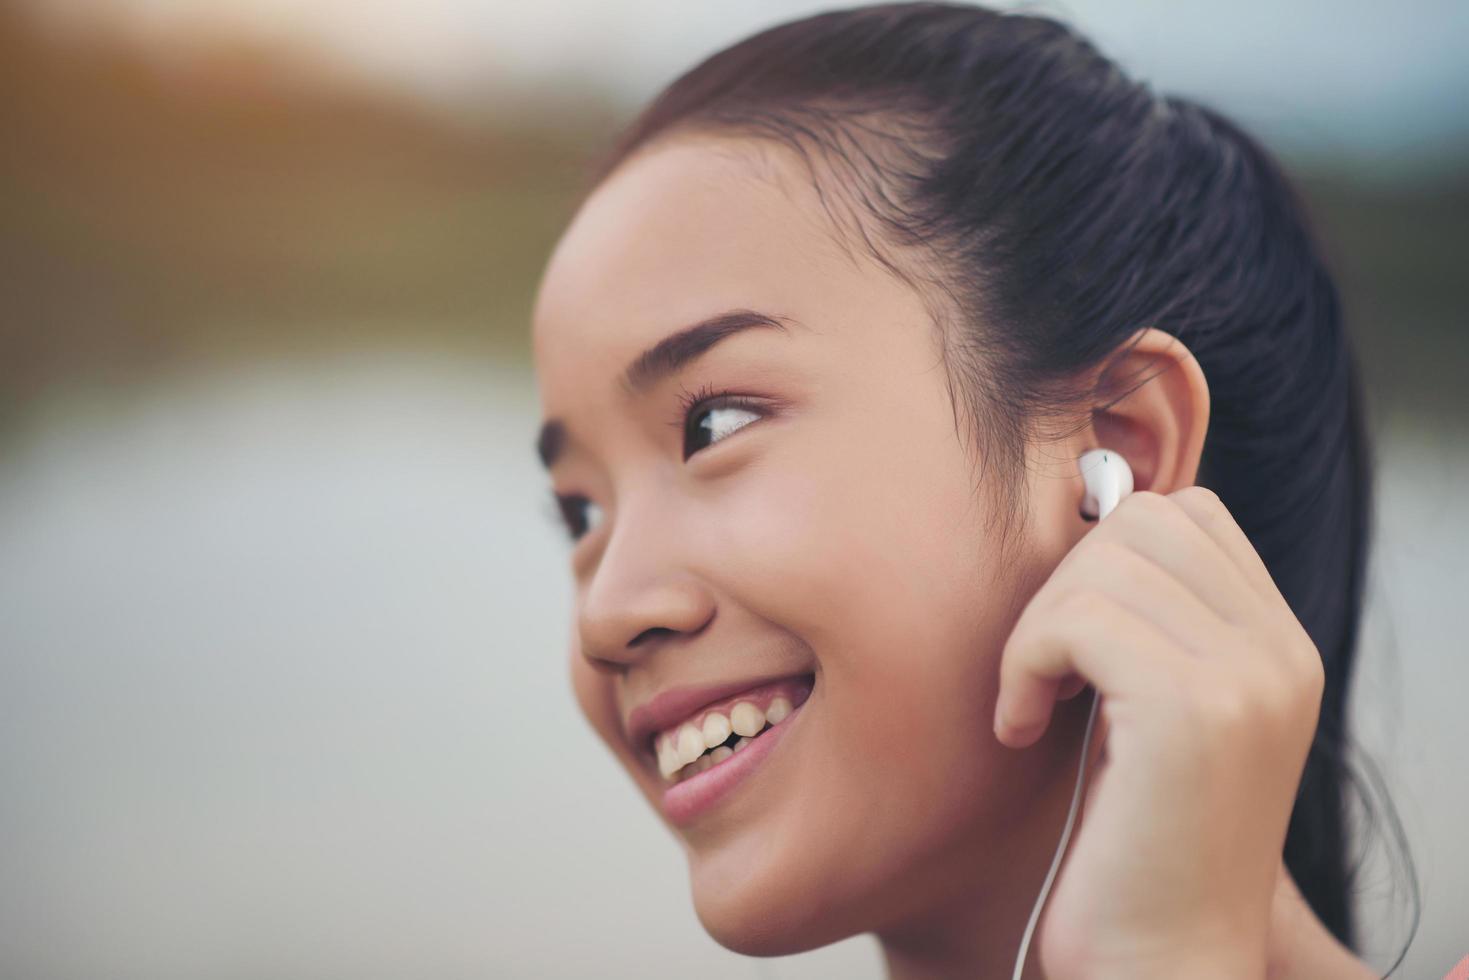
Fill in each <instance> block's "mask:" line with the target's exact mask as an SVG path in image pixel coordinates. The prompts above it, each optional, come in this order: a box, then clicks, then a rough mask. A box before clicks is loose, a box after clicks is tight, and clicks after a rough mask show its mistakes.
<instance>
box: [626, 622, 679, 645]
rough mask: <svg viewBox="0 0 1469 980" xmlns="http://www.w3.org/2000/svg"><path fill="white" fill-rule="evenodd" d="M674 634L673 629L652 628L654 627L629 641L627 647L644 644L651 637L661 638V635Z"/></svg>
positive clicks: (665, 627)
mask: <svg viewBox="0 0 1469 980" xmlns="http://www.w3.org/2000/svg"><path fill="white" fill-rule="evenodd" d="M673 632H674V631H673V630H671V629H669V628H668V627H667V626H652V627H649V628H648V629H645V630H643V631H642V632H641V633H639V634H638V635H637V636H635V637H633V638H632V639H631V640H629V641H628V643H627V645H628V646H629V647H635V646H637V645H638V644H639V643H642V642H643V640H644V639H646V638H647V637H650V636H659V635H663V634H672V633H673Z"/></svg>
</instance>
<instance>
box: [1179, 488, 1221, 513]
mask: <svg viewBox="0 0 1469 980" xmlns="http://www.w3.org/2000/svg"><path fill="white" fill-rule="evenodd" d="M1173 497H1174V498H1175V499H1176V500H1178V501H1179V502H1181V503H1182V502H1187V503H1189V504H1194V505H1197V506H1198V507H1199V508H1200V509H1201V510H1205V511H1220V510H1223V509H1224V501H1223V500H1220V499H1219V494H1217V493H1215V492H1214V491H1213V490H1210V489H1209V488H1208V487H1201V486H1198V485H1197V484H1196V485H1194V486H1191V487H1184V488H1183V489H1182V490H1177V491H1175V492H1174V494H1173Z"/></svg>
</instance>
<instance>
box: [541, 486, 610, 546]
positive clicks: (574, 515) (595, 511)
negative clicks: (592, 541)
mask: <svg viewBox="0 0 1469 980" xmlns="http://www.w3.org/2000/svg"><path fill="white" fill-rule="evenodd" d="M551 497H552V504H553V505H554V506H555V508H556V511H557V516H556V517H554V518H553V520H558V519H559V522H560V523H561V524H563V525H565V527H566V533H567V534H569V535H570V536H571V540H572V541H576V540H577V539H579V538H580V537H581V536H582V535H584V534H586V533H587V532H588V531H593V530H596V529H597V528H598V527H600V526H601V524H602V508H601V506H600V505H599V504H597V502H596V501H594V500H591V499H590V498H587V497H583V496H581V495H580V494H568V495H565V496H563V495H561V494H559V493H556V492H555V491H554V490H553V491H552V492H551Z"/></svg>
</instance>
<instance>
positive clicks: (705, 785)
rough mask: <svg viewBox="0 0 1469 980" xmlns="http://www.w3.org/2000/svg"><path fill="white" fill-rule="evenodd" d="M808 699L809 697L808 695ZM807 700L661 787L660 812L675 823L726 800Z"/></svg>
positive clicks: (772, 747) (682, 823) (686, 821)
mask: <svg viewBox="0 0 1469 980" xmlns="http://www.w3.org/2000/svg"><path fill="white" fill-rule="evenodd" d="M808 700H809V699H808ZM805 707H806V703H805V702H802V704H801V706H800V707H799V708H797V709H796V710H794V711H792V712H791V713H790V714H789V715H787V716H786V718H785V720H784V721H782V722H781V723H780V724H779V725H772V726H771V727H770V728H768V729H766V730H765V732H764V734H762V735H759V736H757V737H756V738H754V739H752V740H751V741H750V744H749V745H746V746H745V747H744V748H743V749H740V751H738V752H736V753H735V754H734V755H732V756H730V757H729V758H728V759H725V760H724V761H723V762H721V763H719V764H718V765H715V766H710V767H709V768H708V769H705V770H704V771H703V772H701V773H698V774H696V775H693V776H690V777H688V778H687V779H684V780H682V781H680V782H677V783H674V784H673V785H672V786H670V787H668V788H667V789H665V790H664V791H663V813H664V814H665V815H666V816H667V817H668V819H669V820H670V821H672V822H673V823H675V824H677V825H678V826H680V827H682V826H686V825H688V824H690V823H693V822H694V821H695V820H697V819H698V818H699V817H701V816H703V815H704V814H705V813H708V812H709V811H710V810H712V809H713V808H714V807H716V806H718V805H719V803H720V802H722V801H723V800H725V799H726V798H727V797H728V796H729V794H730V793H731V792H733V791H734V788H735V787H736V786H737V785H739V784H740V783H741V782H743V781H744V780H745V778H746V777H748V776H749V775H750V773H752V772H754V771H755V768H756V767H757V766H759V765H760V763H761V762H763V761H765V757H766V756H768V755H769V754H770V753H771V752H773V751H775V746H776V743H778V742H779V741H780V740H781V739H782V738H783V737H784V736H785V733H786V730H787V729H788V728H790V727H791V725H792V724H794V723H795V720H796V718H797V717H798V716H799V715H800V714H801V712H802V711H803V710H804V709H805Z"/></svg>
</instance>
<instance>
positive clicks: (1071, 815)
mask: <svg viewBox="0 0 1469 980" xmlns="http://www.w3.org/2000/svg"><path fill="white" fill-rule="evenodd" d="M1101 700H1102V696H1101V695H1100V694H1093V695H1092V710H1091V714H1090V715H1088V716H1087V719H1086V734H1085V735H1084V736H1082V739H1081V764H1080V765H1079V766H1078V767H1077V770H1076V789H1075V790H1073V791H1072V793H1071V809H1070V810H1069V811H1067V813H1066V826H1065V827H1064V828H1063V829H1062V831H1061V842H1060V843H1059V844H1057V845H1056V856H1055V857H1053V858H1051V870H1049V871H1047V872H1046V880H1045V883H1044V884H1042V885H1041V893H1040V896H1039V897H1038V898H1037V899H1036V900H1035V908H1033V909H1031V910H1030V921H1029V922H1027V923H1026V924H1025V935H1024V936H1022V937H1021V938H1020V953H1019V955H1017V956H1016V957H1015V973H1014V977H1013V980H1020V976H1021V974H1022V973H1024V972H1025V954H1026V953H1027V952H1029V950H1030V937H1031V935H1032V934H1033V933H1034V932H1035V926H1036V923H1037V922H1039V921H1040V919H1041V909H1043V908H1045V905H1046V896H1047V895H1049V894H1050V893H1051V882H1053V881H1055V880H1056V871H1057V869H1059V868H1060V867H1061V858H1062V856H1063V855H1065V853H1066V844H1067V842H1069V841H1070V840H1071V825H1072V824H1073V823H1075V822H1076V811H1077V808H1078V807H1079V806H1080V805H1081V787H1082V784H1083V783H1084V782H1085V780H1086V756H1087V750H1088V749H1089V748H1091V743H1092V726H1093V725H1094V724H1095V723H1096V720H1097V704H1098V703H1099V702H1101Z"/></svg>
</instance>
